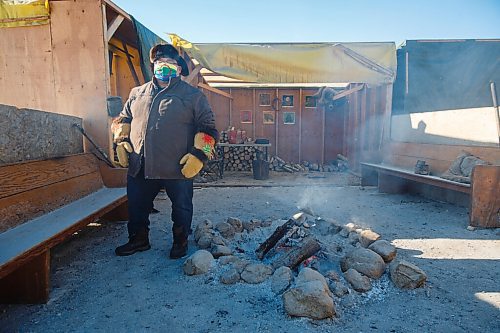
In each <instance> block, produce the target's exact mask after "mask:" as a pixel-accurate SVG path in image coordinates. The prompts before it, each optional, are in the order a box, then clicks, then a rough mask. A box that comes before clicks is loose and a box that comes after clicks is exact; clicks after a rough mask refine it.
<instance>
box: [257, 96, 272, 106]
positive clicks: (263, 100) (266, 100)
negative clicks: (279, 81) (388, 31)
mask: <svg viewBox="0 0 500 333" xmlns="http://www.w3.org/2000/svg"><path fill="white" fill-rule="evenodd" d="M259 106H271V94H266V93H263V94H259Z"/></svg>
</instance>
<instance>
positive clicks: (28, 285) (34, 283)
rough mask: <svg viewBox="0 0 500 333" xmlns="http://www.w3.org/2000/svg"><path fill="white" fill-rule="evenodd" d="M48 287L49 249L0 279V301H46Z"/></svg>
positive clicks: (7, 302)
mask: <svg viewBox="0 0 500 333" xmlns="http://www.w3.org/2000/svg"><path fill="white" fill-rule="evenodd" d="M49 288H50V250H47V251H45V252H44V253H42V254H40V255H38V256H37V257H35V258H33V259H31V260H30V261H28V262H26V263H24V265H23V266H21V267H19V268H18V269H17V270H15V271H14V272H12V273H10V274H9V275H7V276H6V277H4V278H3V279H1V280H0V303H2V304H14V303H17V304H19V303H21V304H37V303H46V302H47V301H48V299H49Z"/></svg>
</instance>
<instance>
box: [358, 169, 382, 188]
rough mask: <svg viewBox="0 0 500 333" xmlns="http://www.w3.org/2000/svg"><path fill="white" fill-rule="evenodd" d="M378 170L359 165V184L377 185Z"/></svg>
mask: <svg viewBox="0 0 500 333" xmlns="http://www.w3.org/2000/svg"><path fill="white" fill-rule="evenodd" d="M377 185H378V172H377V171H376V170H374V169H372V168H370V167H366V166H363V165H361V186H377Z"/></svg>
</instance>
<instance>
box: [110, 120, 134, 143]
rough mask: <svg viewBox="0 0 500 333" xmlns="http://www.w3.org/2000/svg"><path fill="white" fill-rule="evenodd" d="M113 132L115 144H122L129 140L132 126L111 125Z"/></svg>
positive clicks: (122, 124) (125, 124) (124, 124)
mask: <svg viewBox="0 0 500 333" xmlns="http://www.w3.org/2000/svg"><path fill="white" fill-rule="evenodd" d="M111 131H112V132H113V142H115V143H118V142H122V141H124V140H126V139H128V138H129V135H130V124H127V123H113V124H111Z"/></svg>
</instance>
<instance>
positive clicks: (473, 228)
mask: <svg viewBox="0 0 500 333" xmlns="http://www.w3.org/2000/svg"><path fill="white" fill-rule="evenodd" d="M467 230H469V231H474V230H476V227H473V226H471V225H468V226H467Z"/></svg>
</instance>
